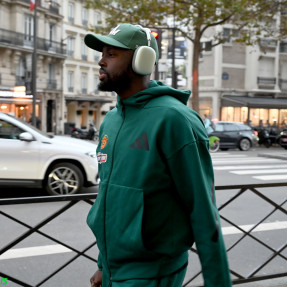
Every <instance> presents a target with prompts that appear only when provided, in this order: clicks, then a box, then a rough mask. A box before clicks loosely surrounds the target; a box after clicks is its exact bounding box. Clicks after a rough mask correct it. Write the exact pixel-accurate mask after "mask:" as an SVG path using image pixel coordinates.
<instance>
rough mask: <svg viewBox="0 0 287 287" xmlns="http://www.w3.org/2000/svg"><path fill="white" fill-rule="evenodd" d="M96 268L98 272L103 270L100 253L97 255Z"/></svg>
mask: <svg viewBox="0 0 287 287" xmlns="http://www.w3.org/2000/svg"><path fill="white" fill-rule="evenodd" d="M98 268H99V270H100V271H102V270H103V265H102V255H101V253H99V256H98Z"/></svg>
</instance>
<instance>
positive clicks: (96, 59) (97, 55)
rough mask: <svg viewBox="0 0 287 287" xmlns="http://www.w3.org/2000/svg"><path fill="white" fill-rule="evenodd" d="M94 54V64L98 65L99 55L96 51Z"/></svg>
mask: <svg viewBox="0 0 287 287" xmlns="http://www.w3.org/2000/svg"><path fill="white" fill-rule="evenodd" d="M94 53H95V54H94V59H95V62H96V63H98V62H99V61H100V54H99V52H98V51H95V52H94Z"/></svg>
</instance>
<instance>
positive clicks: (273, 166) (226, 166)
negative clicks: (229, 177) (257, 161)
mask: <svg viewBox="0 0 287 287" xmlns="http://www.w3.org/2000/svg"><path fill="white" fill-rule="evenodd" d="M278 167H279V166H278V164H276V165H224V166H215V167H214V168H213V169H214V170H234V169H264V168H278ZM286 167H287V164H280V168H286Z"/></svg>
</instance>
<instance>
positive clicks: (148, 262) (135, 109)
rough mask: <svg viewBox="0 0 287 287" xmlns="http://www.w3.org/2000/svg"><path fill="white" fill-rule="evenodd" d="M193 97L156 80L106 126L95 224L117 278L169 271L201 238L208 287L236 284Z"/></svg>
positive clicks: (102, 263) (102, 260)
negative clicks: (229, 265)
mask: <svg viewBox="0 0 287 287" xmlns="http://www.w3.org/2000/svg"><path fill="white" fill-rule="evenodd" d="M189 96H190V92H189V91H180V90H176V89H173V88H170V87H168V86H166V85H164V84H163V83H161V82H156V81H151V84H150V87H149V88H148V89H146V90H144V91H141V92H139V93H137V94H135V95H133V96H132V97H130V98H128V99H125V100H120V99H118V103H117V106H116V108H114V109H113V110H112V111H110V112H109V113H108V114H107V115H106V116H105V119H104V121H103V123H102V125H101V128H100V139H101V142H100V144H99V145H98V148H97V155H98V162H99V175H100V178H101V183H100V187H99V194H98V197H97V199H96V202H95V204H94V205H93V207H92V209H91V210H90V212H89V215H88V219H87V222H88V225H89V226H90V228H91V229H92V231H93V232H94V234H95V236H96V238H97V243H98V247H99V250H100V255H99V260H98V265H99V268H100V269H102V268H103V269H104V271H105V272H108V274H109V275H110V278H112V280H113V281H120V280H127V279H134V278H156V277H161V276H165V275H169V274H171V273H173V272H175V271H176V270H178V269H180V268H181V267H182V266H183V265H184V264H186V262H187V259H188V250H189V249H190V248H191V246H192V245H193V243H194V242H195V243H196V247H197V250H198V253H199V257H200V261H201V265H202V270H203V276H204V280H205V286H206V287H229V286H231V281H230V275H229V268H228V263H227V258H226V251H225V246H224V241H223V238H222V233H221V229H220V224H219V215H218V211H217V208H216V203H215V197H214V175H213V168H212V162H211V158H210V154H209V150H208V149H209V142H208V137H207V135H206V131H205V128H204V125H203V122H202V120H201V118H200V117H199V115H198V114H197V113H195V112H194V111H193V110H191V109H190V108H188V107H187V106H186V103H187V100H188V98H189Z"/></svg>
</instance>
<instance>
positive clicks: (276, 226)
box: [0, 221, 287, 260]
mask: <svg viewBox="0 0 287 287" xmlns="http://www.w3.org/2000/svg"><path fill="white" fill-rule="evenodd" d="M253 226H254V225H253V224H248V225H240V226H239V227H240V228H241V229H243V230H245V231H248V230H250V229H251V228H252V227H253ZM280 229H287V221H276V222H270V223H262V224H260V225H259V226H257V227H256V228H255V229H254V230H253V231H252V232H259V231H272V230H280ZM222 233H223V235H234V234H240V233H242V232H241V231H240V230H239V229H238V228H236V227H233V226H229V227H222ZM67 252H73V251H72V250H71V249H69V248H66V247H65V246H62V245H60V244H54V245H45V246H35V247H26V248H15V249H10V250H8V251H6V252H5V253H3V254H2V255H1V256H0V260H7V259H17V258H23V257H32V256H41V255H42V256H43V255H51V254H59V253H67Z"/></svg>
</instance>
